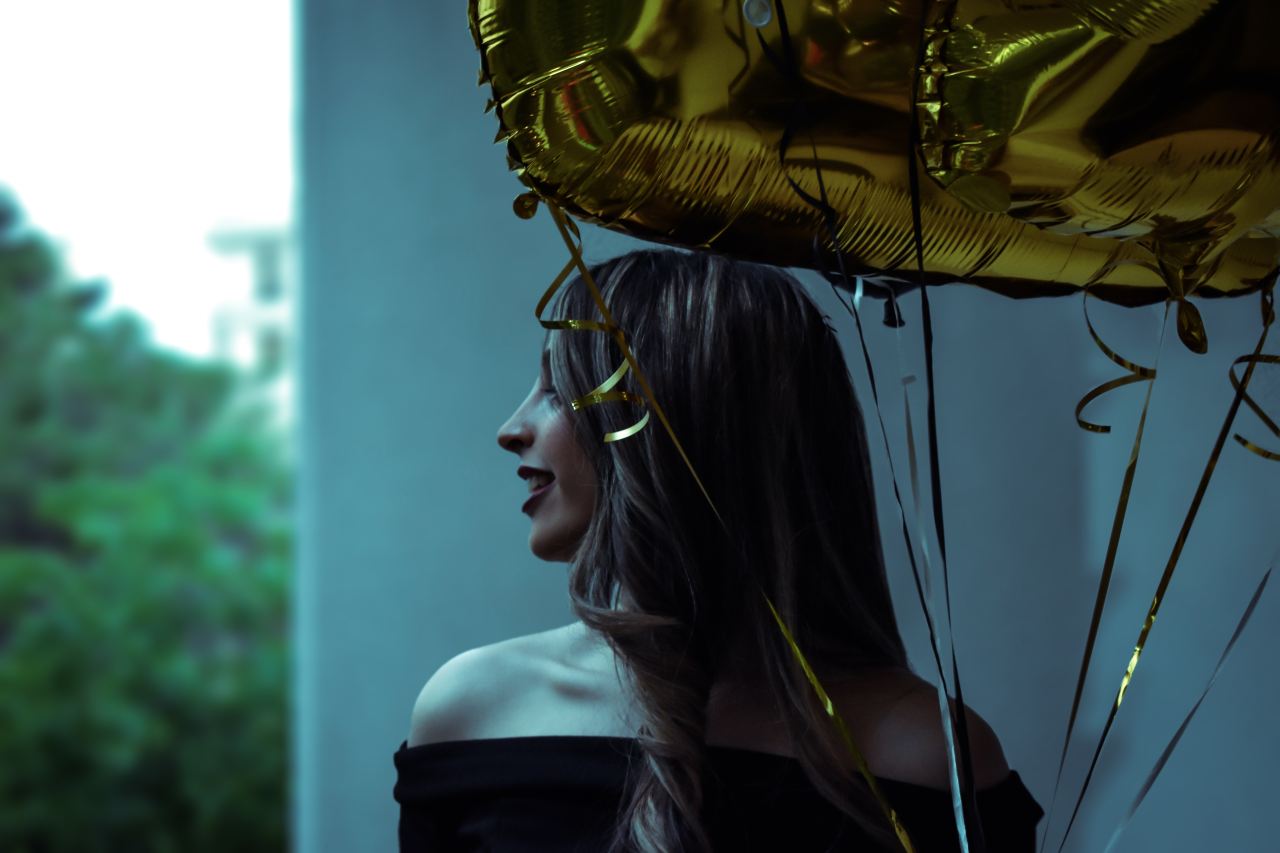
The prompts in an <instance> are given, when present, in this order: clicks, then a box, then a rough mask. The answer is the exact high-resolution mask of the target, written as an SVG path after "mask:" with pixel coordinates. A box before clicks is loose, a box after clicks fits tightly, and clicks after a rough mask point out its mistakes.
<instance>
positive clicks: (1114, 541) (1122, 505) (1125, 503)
mask: <svg viewBox="0 0 1280 853" xmlns="http://www.w3.org/2000/svg"><path fill="white" fill-rule="evenodd" d="M1090 287H1092V284H1087V285H1085V288H1084V291H1083V293H1082V294H1081V306H1082V308H1083V310H1084V320H1085V324H1086V325H1087V326H1088V327H1089V333H1090V334H1091V335H1093V340H1094V342H1095V343H1096V344H1097V345H1098V347H1099V348H1100V349H1101V350H1102V352H1103V353H1104V354H1105V355H1106V356H1107V357H1108V358H1109V359H1111V360H1112V361H1113V362H1115V363H1116V364H1118V365H1120V366H1121V367H1124V368H1125V369H1126V370H1129V371H1131V375H1129V376H1125V377H1122V378H1120V379H1116V380H1112V381H1111V382H1107V383H1104V384H1103V385H1100V386H1098V387H1097V388H1095V389H1093V390H1092V391H1090V392H1089V393H1088V394H1086V395H1085V396H1084V398H1083V399H1082V400H1081V401H1080V402H1079V404H1077V405H1076V422H1077V423H1079V424H1080V425H1081V426H1082V427H1084V428H1085V429H1089V430H1090V431H1092V432H1101V433H1107V432H1110V431H1111V427H1109V426H1100V425H1097V424H1090V423H1086V422H1085V421H1083V420H1081V418H1080V411H1081V409H1083V407H1084V406H1085V405H1086V404H1087V403H1088V402H1089V401H1090V400H1092V399H1094V398H1095V397H1098V396H1100V395H1102V394H1104V393H1106V392H1107V391H1109V390H1112V389H1113V388H1119V387H1120V386H1122V385H1127V384H1129V383H1131V382H1140V381H1144V380H1145V381H1147V393H1146V396H1145V397H1144V398H1143V401H1142V414H1141V415H1140V416H1139V418H1138V429H1137V431H1136V432H1135V434H1134V437H1133V447H1132V448H1131V449H1130V450H1129V462H1128V464H1127V465H1126V466H1125V471H1124V479H1123V481H1122V485H1121V487H1120V496H1119V498H1118V499H1117V501H1116V510H1115V515H1114V516H1113V518H1112V521H1111V537H1110V539H1109V541H1108V543H1107V555H1106V559H1105V560H1104V561H1103V565H1102V577H1101V579H1100V580H1099V581H1098V593H1097V596H1096V598H1095V599H1094V604H1093V615H1092V616H1091V617H1090V621H1089V632H1088V635H1087V637H1086V638H1085V646H1084V655H1083V656H1082V657H1081V659H1080V671H1079V673H1078V674H1077V676H1076V690H1075V695H1074V697H1073V698H1072V700H1071V715H1070V717H1069V718H1068V720H1067V732H1066V736H1065V737H1064V738H1063V742H1062V754H1061V756H1060V757H1059V758H1058V775H1057V778H1056V779H1055V780H1054V783H1053V794H1052V796H1051V797H1050V800H1049V814H1048V815H1047V817H1046V819H1045V831H1044V836H1043V837H1042V838H1041V840H1040V849H1041V850H1044V845H1045V844H1047V843H1048V839H1049V829H1050V827H1051V826H1052V825H1053V812H1054V808H1055V807H1056V805H1057V802H1058V790H1059V788H1060V787H1061V785H1062V771H1063V768H1064V767H1065V766H1066V763H1067V752H1068V750H1069V749H1070V747H1071V736H1072V734H1073V733H1074V732H1075V725H1076V717H1077V716H1078V714H1079V712H1080V700H1081V697H1082V696H1083V695H1084V685H1085V681H1086V680H1087V679H1088V676H1089V666H1090V664H1091V662H1092V660H1093V647H1094V645H1095V643H1096V642H1097V637H1098V627H1099V625H1100V624H1101V622H1102V612H1103V610H1104V608H1105V607H1106V602H1107V595H1108V592H1109V590H1110V588H1111V576H1112V573H1113V571H1114V569H1115V561H1116V554H1117V552H1118V549H1119V546H1120V535H1121V532H1122V531H1123V530H1124V521H1125V516H1126V514H1127V513H1128V510H1129V495H1130V493H1131V492H1132V489H1133V478H1134V475H1135V474H1136V473H1137V470H1138V457H1139V456H1140V454H1141V452H1142V436H1143V432H1144V431H1145V430H1146V424H1147V412H1148V411H1149V409H1150V405H1151V391H1152V388H1153V387H1154V386H1155V381H1154V380H1155V378H1156V369H1155V368H1151V367H1141V366H1139V365H1138V364H1136V363H1134V362H1131V361H1129V360H1127V359H1125V358H1122V357H1121V356H1119V355H1118V354H1117V353H1116V352H1115V351H1114V350H1112V349H1111V348H1110V347H1108V346H1107V345H1106V343H1104V342H1103V340H1102V338H1101V337H1100V336H1099V335H1098V333H1097V331H1096V330H1095V329H1094V328H1093V322H1092V321H1091V320H1090V319H1089V289H1090ZM1169 306H1170V303H1169V302H1165V306H1164V316H1163V318H1162V320H1161V323H1160V342H1159V345H1158V346H1157V347H1156V364H1157V365H1158V364H1159V363H1160V355H1161V354H1162V353H1163V352H1164V342H1165V332H1166V330H1167V329H1168V327H1169ZM1064 840H1065V839H1064Z"/></svg>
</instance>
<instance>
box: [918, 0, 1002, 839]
mask: <svg viewBox="0 0 1280 853" xmlns="http://www.w3.org/2000/svg"><path fill="white" fill-rule="evenodd" d="M931 6H932V11H937V9H938V7H936V6H933V4H931V2H930V0H921V4H920V22H921V23H920V37H919V42H918V44H917V50H916V65H915V69H914V70H913V72H912V91H913V92H914V93H915V95H916V97H917V98H919V97H921V95H922V94H923V93H922V81H921V71H922V69H923V68H924V66H925V60H926V55H925V54H926V47H927V46H928V44H929V37H931V36H934V35H936V34H937V28H936V27H935V26H934V25H933V23H931V22H930V21H929V14H930V11H931ZM937 24H938V25H939V26H941V27H944V28H946V27H949V24H950V20H949V13H945V14H944V16H943V18H942V19H941V20H939V21H938V22H937ZM909 132H910V147H909V149H908V157H907V165H908V170H907V179H908V186H909V188H910V191H911V230H912V238H913V243H914V247H915V256H916V275H917V278H918V281H919V283H920V317H921V325H922V326H923V336H924V355H925V380H926V385H927V388H928V402H929V405H928V409H927V410H926V417H927V420H928V430H929V433H928V434H929V475H930V493H931V497H932V498H933V519H934V523H935V525H936V531H937V535H938V558H939V560H940V561H941V562H942V587H943V594H944V600H945V601H946V605H947V638H948V641H949V643H950V646H951V677H952V685H953V686H954V688H955V693H956V705H957V707H958V708H959V711H958V712H957V714H956V717H955V719H954V722H953V725H954V726H955V728H956V729H957V731H958V735H959V739H960V744H961V747H960V761H961V768H962V771H963V772H962V774H961V779H960V785H961V787H960V791H959V795H960V798H961V799H962V800H963V804H964V807H965V808H966V809H968V810H969V816H970V820H971V822H972V824H973V832H974V835H975V837H976V840H977V843H976V845H975V848H976V850H977V851H978V853H985V849H986V839H985V838H984V836H983V831H982V820H981V816H980V815H979V814H978V801H977V794H976V791H975V783H974V777H973V765H972V756H971V754H970V750H969V731H968V721H967V718H966V714H965V713H964V708H965V705H964V693H963V690H962V688H961V685H960V667H959V664H958V662H957V660H956V647H955V637H954V634H953V625H954V622H953V619H952V615H951V578H950V571H949V568H948V566H949V564H948V561H947V537H946V525H945V523H944V515H943V511H942V478H941V471H940V454H939V452H938V419H937V406H936V404H935V400H936V398H937V395H936V393H935V390H934V370H933V364H934V358H933V319H932V314H931V312H930V309H929V292H928V291H929V289H928V288H927V287H926V286H925V270H924V223H923V211H922V204H921V200H920V166H919V157H920V153H919V152H920V148H921V141H920V109H919V108H918V107H916V108H913V109H912V110H911V114H910V127H909ZM951 763H952V770H953V773H954V772H955V768H954V764H955V761H954V759H953V760H952V762H951ZM953 784H954V781H953ZM956 821H957V826H962V825H963V824H962V822H961V818H960V816H959V815H957V818H956ZM962 847H965V848H966V849H967V846H966V845H963V844H962Z"/></svg>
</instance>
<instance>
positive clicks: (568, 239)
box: [516, 193, 915, 853]
mask: <svg viewBox="0 0 1280 853" xmlns="http://www.w3.org/2000/svg"><path fill="white" fill-rule="evenodd" d="M529 196H532V197H533V200H532V201H529V200H528V199H527V197H529ZM521 199H525V201H521ZM521 199H517V202H516V210H517V211H518V212H519V211H521V210H524V211H529V216H522V218H526V219H527V218H529V217H530V216H532V210H533V209H534V208H535V207H536V202H537V201H539V200H540V201H542V202H544V203H545V204H546V206H547V210H549V211H550V212H551V217H552V219H553V220H554V221H555V224H556V228H557V229H558V230H559V232H560V236H561V238H563V240H564V243H565V247H566V248H567V249H568V250H569V254H570V256H571V257H570V260H569V262H568V263H567V264H566V265H565V267H564V269H562V270H561V271H560V273H559V275H557V276H556V278H555V280H554V281H552V283H551V285H550V286H549V287H548V288H547V290H546V292H545V293H543V295H542V298H541V299H540V300H539V301H538V305H537V307H536V309H535V310H534V316H536V317H537V318H538V322H539V323H541V324H542V326H543V327H544V328H547V329H572V330H578V331H598V332H605V333H607V334H610V335H612V336H613V338H614V340H615V341H616V342H617V344H618V348H619V349H620V350H621V351H622V356H623V358H624V359H625V361H624V363H623V364H622V365H621V366H620V367H619V368H618V369H617V370H616V371H614V373H613V375H612V376H610V377H609V378H608V379H606V380H605V381H604V382H603V383H601V384H600V386H599V387H598V388H596V389H595V390H593V391H590V392H588V393H587V394H584V395H583V396H581V397H579V398H577V399H575V400H574V401H573V402H572V406H573V409H574V410H575V411H579V410H581V409H582V408H584V407H585V406H589V405H595V404H597V403H603V402H610V401H625V402H633V403H641V402H647V403H648V405H649V410H650V411H652V412H654V413H656V414H657V416H658V420H659V421H660V422H661V423H662V426H663V427H664V428H665V429H666V431H667V435H668V436H670V437H671V441H672V443H673V444H674V445H675V448H676V451H677V452H678V453H679V454H680V458H681V459H683V460H684V464H685V467H686V468H688V469H689V473H690V474H691V475H692V476H693V479H694V482H695V483H696V484H697V486H698V490H699V491H701V492H702V496H703V498H705V499H706V501H707V505H708V506H710V507H711V511H712V513H714V514H715V517H716V520H717V521H719V522H720V526H721V527H722V528H723V529H724V531H725V533H728V532H729V526H728V525H727V524H726V523H725V521H724V518H723V517H722V516H721V515H720V510H719V509H718V508H717V507H716V504H715V501H713V500H712V499H711V494H710V493H709V492H708V491H707V488H706V486H705V485H703V483H702V478H701V477H699V476H698V472H697V471H696V470H695V469H694V467H693V462H691V461H690V459H689V456H688V454H686V453H685V451H684V446H683V445H682V444H681V443H680V440H679V439H678V438H677V437H676V434H675V430H674V429H673V428H672V426H671V422H670V421H669V420H667V416H666V413H665V412H664V411H663V410H662V407H661V406H660V405H659V404H658V401H657V400H656V399H655V398H654V395H653V390H652V389H651V388H650V387H649V382H648V380H646V379H645V377H644V374H643V373H642V372H641V371H640V366H639V364H637V363H636V359H635V356H634V355H633V354H632V353H631V348H630V347H629V346H627V341H626V335H625V334H624V333H623V331H622V329H621V328H619V327H618V326H617V324H615V323H614V322H613V316H612V315H611V314H610V312H609V309H608V307H607V306H606V305H605V302H604V297H603V296H601V294H600V289H599V288H598V287H597V286H596V282H595V278H594V277H593V276H592V275H591V271H590V270H589V269H588V268H587V265H586V262H585V261H584V260H583V258H582V235H581V233H580V232H579V231H578V227H577V225H576V224H575V223H574V222H573V220H571V219H569V218H567V217H566V216H565V215H564V213H563V212H562V211H561V210H560V208H559V207H557V206H556V205H555V203H553V202H552V201H550V200H549V199H547V198H544V197H540V196H538V195H536V194H535V193H525V194H524V195H523V196H521ZM575 269H576V270H578V272H579V274H580V275H581V277H582V280H583V282H585V283H586V285H587V288H588V289H589V290H590V291H591V297H592V299H593V300H594V301H595V303H596V308H597V309H598V310H599V311H600V315H601V316H602V317H604V322H603V323H600V322H596V321H594V320H543V319H542V313H543V312H544V311H545V310H546V307H547V305H548V304H549V303H550V301H551V297H552V296H553V295H554V294H555V292H556V291H557V290H558V289H559V288H560V286H561V285H562V284H563V283H564V281H565V279H567V278H568V277H569V274H570V273H571V272H572V271H573V270H575ZM628 369H630V370H631V372H632V373H633V374H634V375H635V379H636V382H637V383H638V384H639V385H640V389H641V394H640V395H636V394H632V393H630V392H628V391H613V390H611V389H612V388H613V387H614V386H615V385H616V384H617V383H618V382H619V381H620V380H621V379H622V377H623V376H624V375H625V374H626V372H627V370H628ZM648 420H649V413H648V412H646V413H645V416H644V418H642V419H641V420H640V421H639V422H637V423H636V424H633V425H632V426H630V427H628V428H626V429H624V430H619V431H618V432H612V433H608V434H606V435H605V441H606V442H607V441H618V440H621V439H623V438H627V437H628V436H630V435H634V434H635V433H636V432H639V431H640V430H641V429H642V428H643V427H644V425H645V424H646V423H648ZM760 595H761V596H762V597H763V598H764V602H765V604H766V605H768V607H769V612H770V613H772V614H773V618H774V621H776V622H777V624H778V630H779V631H780V632H781V633H782V637H783V639H784V640H786V642H787V645H788V647H790V649H791V653H792V654H793V655H794V656H795V658H796V661H797V662H798V663H799V664H800V668H801V670H803V671H804V675H805V678H806V679H808V681H809V684H810V685H811V686H812V687H813V690H814V693H815V694H816V695H817V697H818V701H819V702H820V703H821V704H822V707H823V710H825V711H826V713H827V715H828V716H829V717H831V719H832V720H833V721H834V722H835V725H836V728H837V729H838V730H839V732H840V736H841V738H842V739H843V740H844V742H845V745H846V746H847V747H848V748H849V752H850V754H851V755H852V756H853V759H854V762H855V763H856V764H857V766H858V770H859V772H860V773H861V774H862V776H863V778H865V779H866V780H867V784H868V785H869V786H870V788H871V793H872V795H873V796H874V797H875V798H876V802H878V803H879V804H880V808H881V810H882V811H883V812H884V814H885V816H886V817H887V818H888V819H889V823H890V824H892V826H893V830H894V833H895V834H896V835H897V837H898V841H899V842H900V843H901V844H902V849H903V850H905V851H906V853H915V847H914V846H913V845H912V844H911V838H910V836H908V834H907V831H906V828H905V827H903V825H902V822H901V820H899V818H898V814H897V812H896V811H894V809H893V807H892V806H890V805H889V803H888V801H887V800H886V799H885V797H884V794H883V792H882V791H881V790H880V786H879V785H878V784H877V783H876V779H875V776H874V775H872V773H871V770H870V768H869V767H868V766H867V762H866V760H865V759H864V758H863V756H862V752H861V751H860V750H859V749H858V747H857V744H855V743H854V740H853V736H852V734H850V732H849V728H848V726H847V725H845V722H844V718H842V717H841V716H840V712H839V711H837V710H836V708H835V704H834V703H833V702H832V701H831V697H830V696H829V695H827V691H826V690H825V689H824V688H823V687H822V683H821V682H820V681H819V680H818V676H817V675H816V674H815V673H814V671H813V668H812V667H811V666H810V665H809V661H808V658H806V657H805V656H804V652H802V651H800V647H799V646H798V645H797V644H796V641H795V638H794V637H793V635H792V633H791V630H790V629H789V628H788V627H787V624H786V622H785V621H783V619H782V616H781V614H779V613H778V609H777V608H776V607H774V604H773V601H772V600H771V599H770V598H769V595H768V593H766V592H765V591H764V590H763V589H761V590H760Z"/></svg>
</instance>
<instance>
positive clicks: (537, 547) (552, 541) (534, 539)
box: [529, 533, 577, 563]
mask: <svg viewBox="0 0 1280 853" xmlns="http://www.w3.org/2000/svg"><path fill="white" fill-rule="evenodd" d="M529 550H530V551H532V552H533V556H535V557H537V558H538V559H539V560H546V561H547V562H548V563H571V562H573V557H574V553H575V552H576V551H577V543H576V542H575V543H573V544H569V543H566V542H565V541H563V540H562V539H556V538H551V537H545V536H539V535H537V534H536V533H533V534H530V536H529Z"/></svg>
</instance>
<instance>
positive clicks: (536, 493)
mask: <svg viewBox="0 0 1280 853" xmlns="http://www.w3.org/2000/svg"><path fill="white" fill-rule="evenodd" d="M555 482H556V478H555V477H553V476H551V475H550V474H542V473H540V474H535V475H533V476H532V477H530V478H529V499H528V500H526V501H525V502H524V506H522V507H521V508H520V509H521V510H522V511H523V512H528V511H529V508H530V507H531V506H532V505H533V502H534V501H536V500H537V499H538V498H540V497H542V496H543V495H545V494H546V493H547V492H549V491H551V487H552V486H553V485H555Z"/></svg>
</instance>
